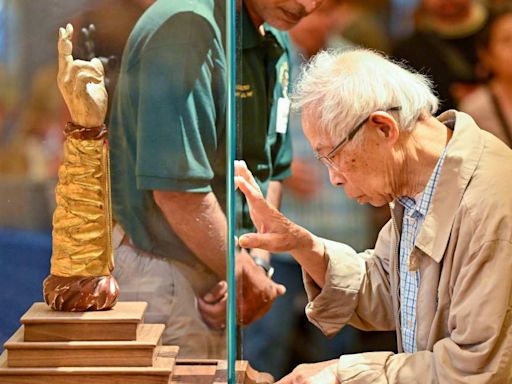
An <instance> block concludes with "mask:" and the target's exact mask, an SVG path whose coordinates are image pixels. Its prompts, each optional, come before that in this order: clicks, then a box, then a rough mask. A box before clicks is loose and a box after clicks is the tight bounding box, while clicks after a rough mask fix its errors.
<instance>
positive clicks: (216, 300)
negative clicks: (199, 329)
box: [197, 280, 228, 330]
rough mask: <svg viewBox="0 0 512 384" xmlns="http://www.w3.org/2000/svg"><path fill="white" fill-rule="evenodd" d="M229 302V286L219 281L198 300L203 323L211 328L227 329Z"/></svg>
mask: <svg viewBox="0 0 512 384" xmlns="http://www.w3.org/2000/svg"><path fill="white" fill-rule="evenodd" d="M227 300H228V284H227V283H226V282H225V281H224V280H222V281H219V282H218V283H217V284H216V285H215V286H214V287H213V288H212V289H211V290H210V291H209V292H207V293H206V294H205V295H204V296H203V297H199V298H198V299H197V307H198V309H199V313H200V314H201V317H202V318H203V321H204V322H205V323H206V324H207V325H208V326H209V327H210V328H211V329H217V330H223V329H225V328H226V303H227Z"/></svg>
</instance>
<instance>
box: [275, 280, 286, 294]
mask: <svg viewBox="0 0 512 384" xmlns="http://www.w3.org/2000/svg"><path fill="white" fill-rule="evenodd" d="M274 288H275V290H276V294H277V296H283V295H284V294H285V293H286V287H285V286H284V285H283V284H278V283H274Z"/></svg>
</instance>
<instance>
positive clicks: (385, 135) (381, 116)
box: [368, 111, 400, 146]
mask: <svg viewBox="0 0 512 384" xmlns="http://www.w3.org/2000/svg"><path fill="white" fill-rule="evenodd" d="M368 124H369V125H370V127H371V128H373V129H374V132H375V133H376V134H377V136H378V138H379V139H380V140H382V141H384V142H386V143H388V144H389V145H390V146H393V145H394V144H395V143H396V142H397V141H398V137H399V136H400V130H399V129H398V123H397V122H396V120H395V119H394V118H393V116H391V115H390V114H389V113H387V112H383V111H377V112H373V113H372V114H371V115H370V118H369V119H368Z"/></svg>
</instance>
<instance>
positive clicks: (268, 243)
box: [238, 233, 294, 252]
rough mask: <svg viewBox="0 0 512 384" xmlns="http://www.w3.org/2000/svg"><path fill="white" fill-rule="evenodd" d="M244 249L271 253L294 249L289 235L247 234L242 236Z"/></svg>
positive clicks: (241, 240) (240, 241) (240, 240)
mask: <svg viewBox="0 0 512 384" xmlns="http://www.w3.org/2000/svg"><path fill="white" fill-rule="evenodd" d="M238 243H239V244H240V247H242V248H248V249H249V248H260V249H264V250H266V251H270V252H285V251H288V250H290V249H292V248H293V245H294V244H292V243H291V242H290V239H289V237H288V235H286V234H280V233H247V234H245V235H242V236H240V238H239V239H238Z"/></svg>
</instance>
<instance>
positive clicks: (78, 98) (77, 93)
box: [57, 24, 108, 128]
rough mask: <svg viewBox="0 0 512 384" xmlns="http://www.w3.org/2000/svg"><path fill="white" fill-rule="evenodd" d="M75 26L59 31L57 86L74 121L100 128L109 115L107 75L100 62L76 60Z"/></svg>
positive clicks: (78, 123) (69, 25)
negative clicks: (74, 53) (74, 47)
mask: <svg viewBox="0 0 512 384" xmlns="http://www.w3.org/2000/svg"><path fill="white" fill-rule="evenodd" d="M72 37H73V26H72V25H71V24H68V25H66V29H64V28H59V42H58V45H57V47H58V51H59V72H58V75H57V83H58V85H59V89H60V92H61V93H62V96H63V97H64V101H65V102H66V105H67V107H68V109H69V112H70V114H71V120H72V121H73V123H75V124H77V125H81V126H83V127H88V128H92V127H98V126H100V125H102V124H103V122H104V121H105V115H106V113H107V98H108V96H107V91H106V89H105V80H104V77H105V73H104V69H103V65H102V64H101V61H100V60H98V59H97V58H94V59H92V60H91V61H84V60H73V54H72V52H73V43H72V42H71V38H72Z"/></svg>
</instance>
